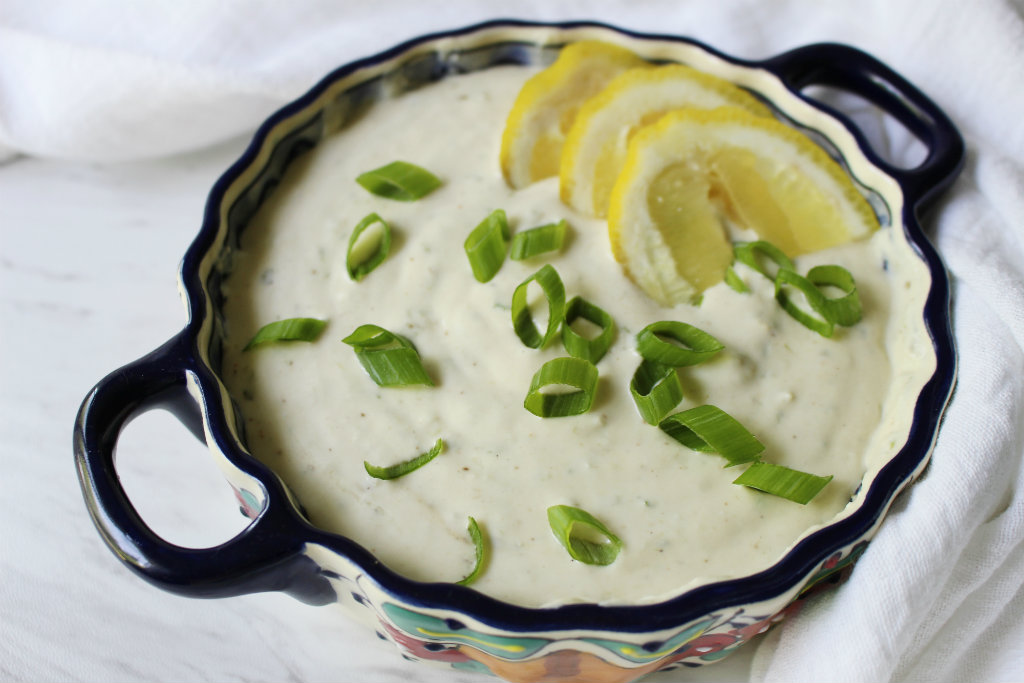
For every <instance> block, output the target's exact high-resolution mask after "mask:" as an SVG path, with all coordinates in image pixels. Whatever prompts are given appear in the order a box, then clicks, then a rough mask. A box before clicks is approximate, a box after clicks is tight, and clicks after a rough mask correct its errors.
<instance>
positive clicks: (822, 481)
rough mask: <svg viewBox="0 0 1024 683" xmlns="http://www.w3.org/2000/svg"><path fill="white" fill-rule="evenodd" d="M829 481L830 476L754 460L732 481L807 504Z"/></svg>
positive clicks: (830, 479)
mask: <svg viewBox="0 0 1024 683" xmlns="http://www.w3.org/2000/svg"><path fill="white" fill-rule="evenodd" d="M830 481H832V477H831V476H828V477H819V476H817V475H815V474H808V473H807V472H800V471H799V470H792V469H790V468H788V467H783V466H782V465H772V464H770V463H767V462H755V463H752V464H751V465H750V467H748V468H747V469H746V471H745V472H744V473H743V474H741V475H740V476H738V477H737V478H736V479H735V481H733V482H732V483H734V484H740V485H741V486H748V487H750V488H753V489H757V490H759V491H764V492H765V493H770V494H772V495H773V496H779V497H781V498H785V499H786V500H791V501H793V502H794V503H800V504H801V505H807V503H809V502H811V500H813V499H814V497H815V496H817V495H818V493H820V492H821V490H822V489H823V488H825V485H826V484H828V483H829V482H830Z"/></svg>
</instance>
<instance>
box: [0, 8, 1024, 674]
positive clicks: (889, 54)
mask: <svg viewBox="0 0 1024 683" xmlns="http://www.w3.org/2000/svg"><path fill="white" fill-rule="evenodd" d="M510 11H512V7H511V6H509V5H508V4H507V3H497V2H469V1H468V0H451V1H450V2H447V3H445V4H443V5H437V6H430V7H426V6H424V5H423V4H422V3H413V2H391V3H386V4H384V3H369V4H367V3H358V4H357V3H348V2H344V3H336V2H320V1H317V2H307V3H301V4H293V3H270V2H266V3H264V2H255V3H253V2H248V1H242V0H222V1H218V2H186V3H176V2H152V3H133V2H127V1H124V0H114V1H109V2H101V1H100V0H83V1H81V2H70V1H65V0H60V1H58V2H50V3H36V2H32V1H31V0H9V1H8V2H6V3H4V4H3V5H2V6H0V160H3V159H4V157H5V156H6V157H7V158H11V157H13V156H15V155H32V156H39V157H47V158H59V159H71V160H81V161H88V162H117V161H125V160H133V159H144V158H155V157H161V156H166V155H172V154H179V153H185V152H188V151H191V150H196V149H201V148H203V147H206V146H208V145H213V144H216V143H218V142H220V141H223V140H226V139H230V138H233V137H236V136H240V135H249V134H251V132H252V131H253V130H254V129H255V127H256V126H257V125H258V124H259V122H261V121H262V120H263V119H264V118H266V117H267V116H268V115H269V114H270V113H271V112H272V111H274V110H275V109H276V108H278V107H280V106H281V105H283V104H285V103H286V102H288V101H289V100H291V99H293V98H294V97H296V96H298V95H299V94H301V93H302V92H304V91H305V90H306V89H308V88H309V87H310V86H312V85H313V84H314V83H315V82H316V80H318V79H319V78H320V77H322V76H323V75H324V74H326V73H327V72H328V71H330V70H331V69H333V68H334V67H336V66H338V65H340V64H343V63H345V62H347V61H350V60H352V59H355V58H359V57H362V56H366V55H369V54H372V53H375V52H378V51H380V50H383V49H385V48H387V47H390V46H392V45H394V44H397V43H398V42H401V41H403V40H406V39H408V38H411V37H414V36H417V35H421V34H424V33H427V32H432V31H435V30H442V29H449V28H454V27H458V26H464V25H467V24H471V23H475V22H477V21H482V20H486V19H490V18H496V17H500V16H503V15H505V14H507V13H508V12H510ZM515 11H517V12H518V13H519V15H518V16H519V17H520V18H525V19H536V20H562V19H594V20H598V21H604V22H607V23H611V24H616V25H619V26H622V27H624V28H629V29H633V30H638V31H647V32H654V33H677V34H681V35H687V36H689V37H692V38H696V39H698V40H701V41H703V42H705V43H707V44H710V45H712V46H714V47H716V48H718V49H720V50H722V51H724V52H726V53H729V54H733V55H736V56H739V57H747V58H757V59H760V58H765V57H768V56H771V55H773V54H776V53H779V52H782V51H784V50H787V49H790V48H792V47H795V46H798V45H801V44H807V43H812V42H824V41H836V42H844V43H848V44H852V45H854V46H857V47H860V48H861V49H864V50H866V51H868V52H871V53H873V54H875V55H876V56H877V57H879V58H880V59H881V60H882V61H884V62H886V63H888V64H889V65H890V66H892V67H893V68H894V69H895V70H896V71H898V72H900V73H902V74H903V75H904V76H905V77H907V78H908V79H909V80H910V81H912V82H914V83H915V84H917V85H918V86H919V87H920V88H921V89H922V90H923V91H924V92H925V93H927V94H928V95H929V96H931V97H932V98H933V99H934V100H935V101H936V102H937V103H938V104H939V105H940V106H941V107H943V108H944V109H945V110H946V111H947V112H948V113H949V114H950V116H951V118H953V120H954V121H955V122H956V124H957V125H958V126H959V127H960V128H961V130H962V132H963V134H964V137H965V140H966V141H967V145H968V150H969V159H968V162H967V164H966V167H965V169H964V172H963V175H962V176H961V177H960V179H959V180H958V181H957V182H956V184H955V185H954V186H953V188H952V189H951V190H950V191H949V192H948V193H947V195H946V196H945V197H944V198H943V199H942V200H941V201H940V202H939V203H938V204H937V205H936V206H935V207H933V210H932V211H931V212H930V213H929V215H928V216H926V220H925V227H926V229H927V231H928V232H929V233H930V234H931V235H932V237H933V239H934V241H935V242H936V243H937V245H938V248H939V250H940V252H941V253H942V254H943V256H944V258H945V260H946V263H947V264H948V267H949V270H950V273H951V276H952V282H953V294H954V306H953V323H954V331H955V335H956V340H957V345H958V353H959V362H960V367H959V379H958V384H957V387H956V391H955V394H954V397H953V400H952V402H951V404H950V406H949V409H948V411H947V414H946V416H945V420H944V424H943V427H942V431H941V433H940V436H939V439H938V442H937V445H936V449H935V452H934V456H933V458H932V462H931V464H930V465H929V467H928V469H927V470H926V471H925V473H924V475H923V476H922V477H921V479H920V480H919V481H918V482H917V483H916V484H915V485H913V486H912V487H911V488H910V489H908V490H907V491H906V492H905V493H904V494H903V495H902V496H901V497H900V498H899V499H898V500H897V501H896V503H895V504H894V506H893V508H892V510H891V511H890V514H889V517H888V518H887V520H886V522H885V524H883V526H882V528H881V530H880V531H879V533H878V535H877V537H876V538H875V540H874V541H873V542H872V543H871V545H870V546H869V548H868V550H867V551H866V553H865V554H864V556H863V557H862V559H861V560H860V561H859V562H858V564H857V567H856V568H855V571H854V572H853V573H852V574H851V576H850V579H849V580H848V581H847V582H846V583H844V584H843V585H841V586H839V587H837V588H836V589H835V590H831V591H825V592H822V593H821V594H819V595H816V596H815V597H813V598H812V599H810V600H809V601H808V603H807V604H806V605H805V607H804V608H803V609H802V611H801V612H799V613H798V614H796V615H794V616H792V617H790V618H788V619H787V620H785V621H784V622H783V624H782V625H781V626H779V627H778V628H776V629H774V630H773V631H772V632H771V633H770V634H768V636H767V637H766V639H765V641H764V642H763V643H762V644H761V645H760V646H758V650H757V653H756V655H755V657H754V662H753V671H752V678H753V680H758V681H983V682H984V681H1013V680H1024V469H1022V460H1024V381H1022V380H1024V126H1022V125H1021V124H1020V121H1021V119H1022V117H1024V89H1022V88H1021V87H1020V83H1021V82H1024V5H1022V3H1021V2H1020V1H1019V0H1018V1H1014V0H978V1H977V2H973V3H969V4H968V3H963V2H955V1H953V0H941V1H939V2H934V3H928V4H921V3H917V2H912V1H911V0H862V2H859V3H856V4H853V3H816V2H809V1H805V0H784V1H780V2H773V3H770V4H769V3H763V2H760V1H759V0H731V1H723V2H718V3H698V2H679V1H678V0H673V1H671V2H670V1H662V0H656V1H650V2H642V3H637V2H626V1H612V2H604V3H592V2H582V1H580V0H564V1H562V0H550V1H548V2H526V3H521V4H520V5H518V6H516V7H515ZM859 114H861V115H863V117H862V118H861V119H860V120H863V121H864V122H865V124H864V125H865V126H866V127H868V128H873V129H875V130H876V131H877V134H875V135H874V136H873V139H874V141H875V143H876V144H877V145H879V146H880V147H881V148H882V149H881V150H880V151H883V152H885V153H887V154H890V155H893V156H895V157H897V158H900V157H902V158H903V159H904V160H906V161H908V162H909V163H911V164H912V163H913V159H912V158H911V155H912V152H913V150H914V149H915V145H914V144H913V140H912V138H910V137H909V136H908V134H907V133H906V131H903V130H902V129H898V127H897V128H894V127H892V126H891V125H889V124H888V123H886V122H885V121H879V120H875V121H872V119H871V117H872V116H876V115H875V114H872V113H870V112H859ZM855 118H856V117H855Z"/></svg>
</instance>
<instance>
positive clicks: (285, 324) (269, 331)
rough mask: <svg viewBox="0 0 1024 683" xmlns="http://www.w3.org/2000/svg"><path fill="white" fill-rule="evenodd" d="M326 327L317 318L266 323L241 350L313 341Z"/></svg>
mask: <svg viewBox="0 0 1024 683" xmlns="http://www.w3.org/2000/svg"><path fill="white" fill-rule="evenodd" d="M326 325H327V321H326V320H318V319H317V318H286V319H285V320H278V321H275V322H272V323H267V324H266V325H264V326H263V327H261V328H260V329H259V331H257V332H256V334H255V335H253V338H252V339H250V340H249V343H248V344H246V345H245V348H243V349H242V350H243V351H248V350H249V349H251V348H253V347H256V346H260V345H261V344H269V343H271V342H281V341H287V342H291V341H306V342H309V341H315V340H316V339H317V337H319V336H320V333H321V332H322V331H323V329H324V327H325V326H326Z"/></svg>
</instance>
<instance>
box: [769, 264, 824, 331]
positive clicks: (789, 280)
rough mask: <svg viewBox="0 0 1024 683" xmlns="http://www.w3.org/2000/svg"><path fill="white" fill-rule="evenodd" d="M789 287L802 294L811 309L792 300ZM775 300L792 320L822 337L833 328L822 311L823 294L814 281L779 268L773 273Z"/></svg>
mask: <svg viewBox="0 0 1024 683" xmlns="http://www.w3.org/2000/svg"><path fill="white" fill-rule="evenodd" d="M790 287H792V288H793V289H796V290H797V291H799V292H801V293H802V294H803V295H804V298H805V299H806V300H807V305H808V306H810V308H811V310H806V309H804V308H801V307H800V305H799V304H798V303H797V302H796V301H794V298H793V296H792V294H791V293H790V289H789V288H790ZM775 300H776V301H778V302H779V305H780V306H782V310H784V311H785V312H786V313H788V314H789V315H790V316H792V317H793V319H794V320H796V321H797V322H799V323H800V324H801V325H803V326H804V327H806V328H807V329H809V330H814V331H815V332H817V333H818V334H820V335H821V336H822V337H831V336H832V332H833V330H834V329H835V326H834V325H833V323H832V321H831V320H829V319H828V318H827V317H826V316H825V315H824V314H823V313H822V311H823V310H824V309H825V295H824V294H822V293H821V291H820V290H819V289H818V288H817V287H815V285H814V283H813V282H811V281H810V280H808V279H807V278H805V277H804V276H803V275H798V274H797V273H796V272H794V271H792V270H789V269H788V268H781V269H779V272H778V273H776V275H775Z"/></svg>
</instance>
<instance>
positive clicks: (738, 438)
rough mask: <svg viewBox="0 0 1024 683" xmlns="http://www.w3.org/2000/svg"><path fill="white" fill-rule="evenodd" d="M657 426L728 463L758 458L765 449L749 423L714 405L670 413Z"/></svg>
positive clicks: (684, 443) (731, 464)
mask: <svg viewBox="0 0 1024 683" xmlns="http://www.w3.org/2000/svg"><path fill="white" fill-rule="evenodd" d="M658 427H659V428H661V430H662V431H663V432H665V433H666V434H668V435H669V436H671V437H672V438H673V439H675V440H676V441H678V442H679V443H681V444H683V445H684V446H686V447H687V448H690V449H692V450H695V451H701V452H704V453H717V454H718V455H721V456H722V457H723V458H725V459H726V460H728V461H729V462H728V464H727V465H726V467H732V466H733V465H740V464H742V463H745V462H751V461H753V460H756V459H757V458H758V455H759V454H760V453H761V451H763V450H764V444H762V443H761V442H760V441H758V440H757V437H755V436H754V435H753V434H751V433H750V432H748V431H747V429H746V427H744V426H743V425H741V424H740V423H739V422H738V421H737V420H736V419H735V418H734V417H732V416H731V415H729V414H728V413H726V412H725V411H724V410H722V409H721V408H718V407H716V406H713V405H703V406H697V407H696V408H690V409H689V410H684V411H682V412H679V413H676V414H674V415H669V416H668V417H666V418H665V419H664V420H662V421H661V423H660V424H659V425H658Z"/></svg>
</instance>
